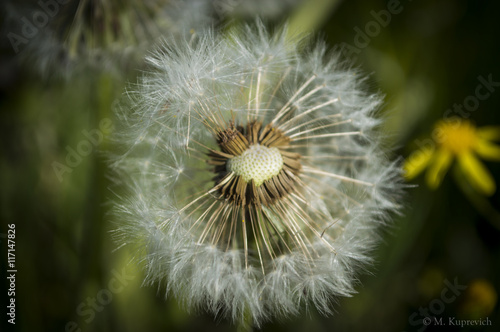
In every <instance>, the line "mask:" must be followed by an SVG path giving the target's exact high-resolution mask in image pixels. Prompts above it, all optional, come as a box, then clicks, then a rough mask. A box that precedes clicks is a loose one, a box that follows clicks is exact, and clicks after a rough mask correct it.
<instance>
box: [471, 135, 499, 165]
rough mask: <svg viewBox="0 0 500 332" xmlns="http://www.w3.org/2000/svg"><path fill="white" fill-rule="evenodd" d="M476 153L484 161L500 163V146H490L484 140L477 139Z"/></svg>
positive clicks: (490, 144)
mask: <svg viewBox="0 0 500 332" xmlns="http://www.w3.org/2000/svg"><path fill="white" fill-rule="evenodd" d="M476 144H477V145H476V149H475V150H476V152H477V154H478V155H479V156H481V157H482V158H483V159H486V160H493V161H500V146H498V145H495V144H492V143H490V142H488V141H486V140H484V139H478V140H477V143H476Z"/></svg>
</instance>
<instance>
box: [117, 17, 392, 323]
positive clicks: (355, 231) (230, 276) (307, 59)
mask: <svg viewBox="0 0 500 332" xmlns="http://www.w3.org/2000/svg"><path fill="white" fill-rule="evenodd" d="M285 36H286V32H283V33H278V34H269V33H268V32H267V31H266V30H265V29H264V28H263V27H262V25H261V24H259V23H257V24H256V26H248V27H246V28H244V29H243V30H242V31H240V32H231V34H230V35H217V34H215V33H214V32H207V33H206V34H199V35H198V36H197V37H196V38H194V39H193V40H192V41H190V42H189V43H178V44H176V45H175V46H173V45H171V44H165V45H161V47H160V48H159V49H158V50H157V51H156V52H155V53H154V54H153V55H151V56H150V57H149V58H148V62H149V63H150V70H149V72H146V73H145V74H144V76H143V77H142V78H141V79H140V81H139V82H138V83H137V84H135V85H133V86H131V87H130V89H129V91H127V93H126V94H125V97H124V101H123V103H122V104H121V105H120V106H119V108H118V109H117V117H118V118H119V119H120V120H121V121H120V123H119V124H117V126H118V128H120V129H117V133H116V135H115V142H116V152H115V155H114V156H113V157H112V160H111V161H112V166H113V168H114V169H115V170H116V172H117V173H118V174H119V175H120V176H121V177H122V178H123V180H122V182H123V184H124V187H125V189H126V191H127V194H124V195H123V197H121V198H118V199H117V206H118V208H117V209H116V210H117V216H118V217H119V220H120V224H119V226H118V228H117V230H116V236H117V238H118V240H119V241H120V242H121V243H134V244H136V245H137V246H139V248H142V249H141V251H138V253H137V255H138V256H139V260H141V261H142V262H143V264H144V265H145V269H146V272H147V282H148V283H156V282H164V283H165V284H166V286H167V292H168V293H169V294H174V295H175V296H176V297H177V298H179V300H180V301H181V302H183V303H184V304H185V305H186V306H187V307H189V308H200V309H204V310H208V311H210V312H213V313H214V314H216V315H221V316H227V317H229V318H230V319H232V320H235V321H243V320H244V318H245V317H251V318H252V321H253V324H255V325H257V326H258V325H260V324H261V323H262V322H263V321H266V320H269V319H271V318H275V317H278V318H283V317H286V316H289V315H296V314H298V313H299V312H301V310H302V309H303V308H306V309H307V308H309V307H310V306H314V307H316V308H317V309H318V310H320V311H321V312H323V313H325V314H330V313H331V312H332V310H333V307H332V304H333V302H335V297H336V296H351V295H352V294H353V293H354V292H355V285H356V283H357V275H358V273H359V272H360V271H362V270H363V269H366V268H367V266H368V265H369V264H370V263H371V262H372V260H371V258H370V252H371V250H373V248H374V246H375V244H376V243H377V240H378V239H379V230H380V228H381V227H383V226H384V225H386V224H387V223H388V222H389V220H390V215H391V212H393V211H398V209H399V204H398V197H399V195H400V191H401V182H400V167H399V165H398V164H397V163H394V162H391V161H390V160H389V158H388V157H387V156H386V153H385V152H384V151H383V149H382V147H381V145H380V140H379V137H380V136H379V135H377V131H376V129H377V126H378V125H379V124H380V120H378V119H377V118H376V116H375V115H376V112H377V110H378V108H379V107H380V105H381V97H380V96H379V95H370V94H368V93H366V92H365V91H364V90H363V88H362V79H360V75H354V74H353V73H352V71H351V70H349V69H347V68H348V67H344V66H343V65H342V64H341V62H339V60H338V58H337V57H336V56H335V55H329V54H328V53H327V52H326V49H325V47H324V46H323V45H319V46H318V47H316V48H314V47H313V48H312V49H311V50H310V51H308V52H305V53H301V52H299V51H298V50H297V49H296V48H295V47H294V46H293V45H291V44H287V42H286V38H285ZM139 136H142V137H144V138H143V139H141V140H138V137H139ZM145 160H148V161H150V164H149V166H148V167H144V165H143V163H144V161H145ZM139 195H141V196H140V197H141V198H140V199H139ZM136 210H137V211H136Z"/></svg>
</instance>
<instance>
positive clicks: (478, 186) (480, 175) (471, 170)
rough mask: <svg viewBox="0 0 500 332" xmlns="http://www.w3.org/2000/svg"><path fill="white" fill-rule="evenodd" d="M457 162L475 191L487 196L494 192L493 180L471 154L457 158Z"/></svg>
mask: <svg viewBox="0 0 500 332" xmlns="http://www.w3.org/2000/svg"><path fill="white" fill-rule="evenodd" d="M458 160H459V163H460V166H461V169H462V171H463V172H464V173H465V176H466V177H467V179H468V180H469V182H470V184H471V186H472V187H473V188H474V189H475V190H477V191H478V192H480V193H482V194H484V195H488V196H489V195H492V194H493V193H494V192H495V190H496V185H495V180H494V179H493V177H492V176H491V174H490V172H489V171H488V170H487V169H486V167H484V165H483V164H482V163H481V162H480V161H479V160H478V159H477V158H476V157H475V156H474V155H473V154H472V153H464V154H462V155H460V156H459V157H458Z"/></svg>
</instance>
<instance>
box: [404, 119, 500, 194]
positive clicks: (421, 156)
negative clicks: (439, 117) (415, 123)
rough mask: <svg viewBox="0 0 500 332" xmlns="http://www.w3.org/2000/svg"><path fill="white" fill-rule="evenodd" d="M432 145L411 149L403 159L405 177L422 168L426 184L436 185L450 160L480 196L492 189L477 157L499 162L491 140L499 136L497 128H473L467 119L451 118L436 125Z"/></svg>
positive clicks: (490, 179) (492, 182)
mask: <svg viewBox="0 0 500 332" xmlns="http://www.w3.org/2000/svg"><path fill="white" fill-rule="evenodd" d="M433 137H434V141H435V144H434V145H431V146H426V147H424V148H422V149H420V150H419V151H416V152H414V153H413V154H412V155H411V156H410V157H409V158H408V159H407V160H406V162H405V166H404V169H405V176H406V178H407V179H408V180H411V179H413V178H414V177H416V176H417V175H418V174H420V173H421V172H422V171H423V170H424V169H426V168H427V169H428V170H427V173H426V182H427V184H428V186H429V187H430V188H432V189H435V188H437V187H438V186H439V184H440V183H441V181H442V180H443V177H444V176H445V174H446V172H447V171H448V169H449V168H450V166H451V164H452V162H453V161H454V160H455V159H456V160H457V161H458V167H459V168H460V170H461V171H462V173H463V174H464V176H465V178H466V179H467V180H468V182H469V183H470V184H471V186H472V187H473V188H474V189H475V190H477V191H478V192H480V193H482V194H484V195H492V194H493V193H494V192H495V190H496V185H495V180H494V179H493V177H492V175H491V173H490V172H489V171H488V170H487V169H486V167H485V166H484V165H483V164H482V162H481V161H480V160H479V158H478V157H480V158H482V159H485V160H493V161H500V146H498V145H495V144H493V141H496V140H499V139H500V127H481V128H476V127H475V126H474V125H473V124H472V123H471V122H470V121H467V120H462V119H453V120H451V121H440V122H438V123H437V124H436V126H435V128H434V131H433Z"/></svg>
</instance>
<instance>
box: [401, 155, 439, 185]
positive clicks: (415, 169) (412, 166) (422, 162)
mask: <svg viewBox="0 0 500 332" xmlns="http://www.w3.org/2000/svg"><path fill="white" fill-rule="evenodd" d="M433 153H434V148H433V147H426V148H423V149H419V150H417V151H415V152H413V153H412V154H411V155H410V156H409V157H408V158H406V160H405V164H404V167H403V168H404V171H405V177H406V179H407V180H411V179H413V178H415V177H416V176H417V175H419V174H420V173H421V172H422V171H423V170H424V169H425V168H426V167H427V165H429V162H430V161H431V159H432V154H433Z"/></svg>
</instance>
